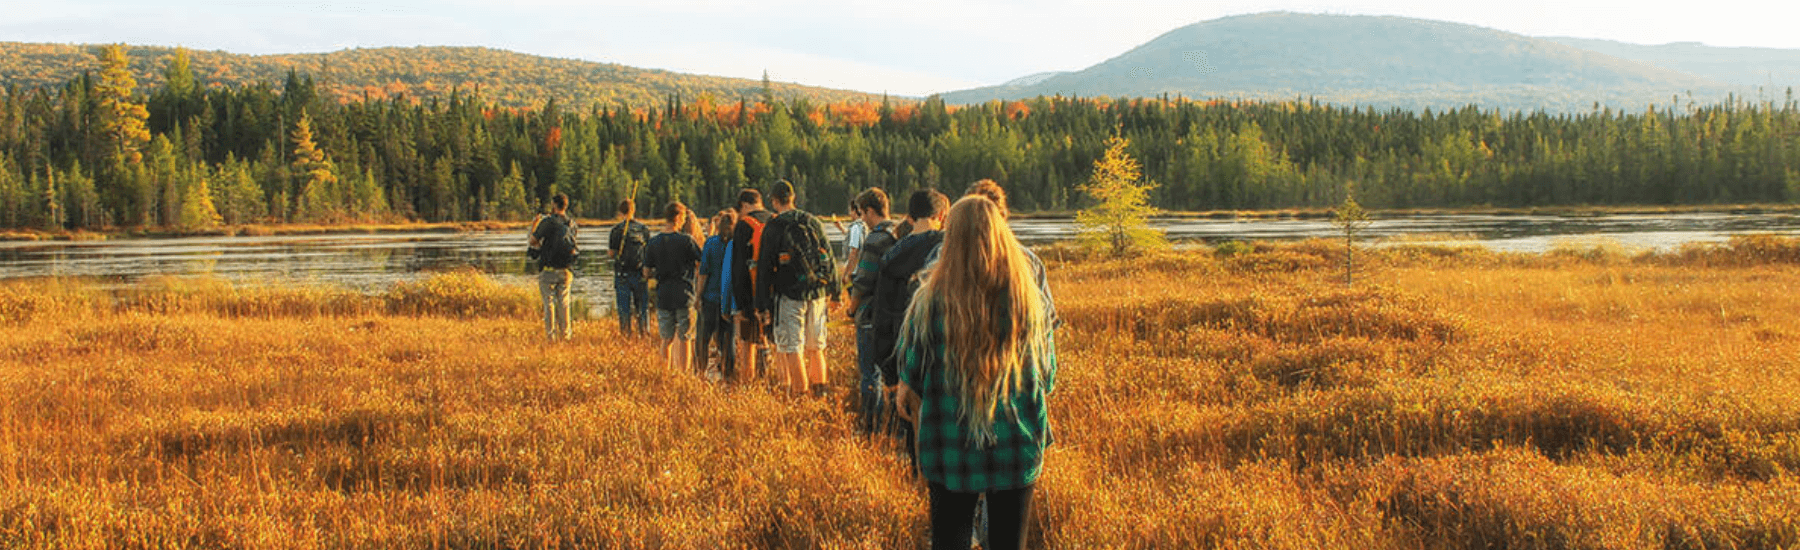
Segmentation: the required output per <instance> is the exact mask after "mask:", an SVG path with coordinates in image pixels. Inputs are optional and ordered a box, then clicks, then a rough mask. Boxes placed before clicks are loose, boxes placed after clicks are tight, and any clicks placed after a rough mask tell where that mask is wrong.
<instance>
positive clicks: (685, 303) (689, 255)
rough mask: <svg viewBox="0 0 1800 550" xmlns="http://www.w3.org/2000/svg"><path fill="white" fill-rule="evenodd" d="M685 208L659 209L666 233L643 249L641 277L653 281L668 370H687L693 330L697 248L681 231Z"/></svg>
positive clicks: (690, 237)
mask: <svg viewBox="0 0 1800 550" xmlns="http://www.w3.org/2000/svg"><path fill="white" fill-rule="evenodd" d="M690 215H691V214H690V213H689V212H688V209H687V206H686V205H683V204H681V203H679V202H671V203H669V205H668V206H667V207H665V208H663V219H664V221H666V222H667V223H668V226H667V231H665V232H663V233H662V234H659V235H657V236H656V237H654V238H652V239H650V242H649V244H646V245H645V246H644V278H646V279H648V278H655V279H656V324H657V328H658V329H659V331H658V334H659V335H661V336H662V347H660V348H658V351H660V352H662V353H661V356H662V358H663V360H664V361H665V362H666V363H667V364H668V366H669V368H670V370H678V369H682V368H690V365H689V357H688V351H689V350H690V349H691V347H690V346H691V345H690V344H689V343H688V331H689V329H691V328H692V327H693V317H694V310H693V309H692V308H693V304H694V279H695V277H696V276H697V273H698V272H699V271H700V245H699V244H697V243H695V242H694V238H693V236H692V235H690V234H688V233H686V232H684V226H685V224H686V223H687V219H686V218H687V217H688V216H690Z"/></svg>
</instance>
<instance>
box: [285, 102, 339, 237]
mask: <svg viewBox="0 0 1800 550" xmlns="http://www.w3.org/2000/svg"><path fill="white" fill-rule="evenodd" d="M293 140H294V161H293V165H292V166H291V167H290V169H291V171H292V173H293V175H294V194H293V195H292V196H293V197H294V198H293V201H294V205H293V214H292V215H291V217H292V218H293V219H314V220H316V219H320V218H323V217H325V216H327V215H329V214H331V213H332V210H333V209H334V207H335V206H336V204H335V203H336V202H337V201H336V200H335V199H336V198H337V197H335V196H334V195H335V193H334V191H335V190H336V189H335V188H336V187H337V184H338V176H337V171H336V169H335V167H334V166H332V164H331V160H330V159H327V158H325V151H323V150H320V149H319V147H318V144H316V143H314V142H313V133H312V117H309V116H306V115H305V114H304V113H302V114H301V116H300V120H299V121H297V122H295V123H294V133H293Z"/></svg>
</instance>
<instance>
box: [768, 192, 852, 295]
mask: <svg viewBox="0 0 1800 550" xmlns="http://www.w3.org/2000/svg"><path fill="white" fill-rule="evenodd" d="M779 217H781V218H785V220H784V221H785V223H784V225H782V228H781V229H782V234H781V246H782V248H781V255H780V256H778V257H777V258H776V261H777V262H779V264H778V265H776V266H775V270H776V271H777V272H779V273H782V274H784V275H783V276H784V277H791V280H792V283H790V286H788V288H787V289H785V290H787V291H788V292H790V293H799V294H805V293H809V292H812V291H815V290H818V289H821V288H825V287H826V286H827V285H830V284H831V283H832V281H834V280H835V277H837V273H836V271H837V270H836V269H834V267H835V266H833V265H832V264H833V262H832V260H831V249H830V248H829V247H830V242H829V241H827V240H826V238H825V234H824V232H822V231H820V230H819V228H817V227H814V224H815V223H816V222H815V221H814V218H813V216H812V214H808V213H806V212H803V211H800V210H789V211H787V212H786V213H783V214H782V215H781V216H779ZM776 280H777V281H780V279H776Z"/></svg>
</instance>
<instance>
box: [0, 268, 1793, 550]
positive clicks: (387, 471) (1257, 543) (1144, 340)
mask: <svg viewBox="0 0 1800 550" xmlns="http://www.w3.org/2000/svg"><path fill="white" fill-rule="evenodd" d="M1338 246H1339V245H1334V244H1332V243H1329V242H1324V241H1314V242H1307V243H1299V244H1291V245H1256V246H1254V247H1251V248H1252V249H1251V250H1248V251H1243V252H1241V253H1237V254H1234V255H1230V256H1225V255H1222V254H1214V253H1208V252H1207V251H1205V250H1194V251H1187V252H1182V253H1163V254H1158V255H1153V256H1150V257H1145V258H1139V259H1132V260H1089V259H1086V258H1083V257H1082V254H1080V253H1076V252H1072V251H1069V250H1048V251H1044V253H1043V255H1044V256H1045V258H1046V259H1047V260H1048V261H1049V262H1050V272H1051V280H1052V284H1053V286H1054V289H1055V292H1056V296H1057V300H1058V307H1059V310H1060V312H1061V314H1062V316H1063V318H1064V320H1065V323H1066V324H1065V325H1064V326H1063V327H1062V329H1061V330H1060V332H1059V334H1058V341H1059V342H1058V343H1059V347H1060V349H1061V353H1062V356H1061V365H1062V366H1061V371H1060V379H1059V382H1058V385H1057V390H1058V393H1057V394H1056V395H1055V396H1054V397H1053V401H1052V406H1053V411H1052V412H1053V417H1054V421H1055V424H1056V429H1057V434H1058V444H1057V446H1056V447H1054V448H1053V451H1052V452H1051V453H1050V455H1049V459H1048V463H1047V465H1046V469H1045V475H1044V478H1043V479H1042V480H1041V482H1040V485H1039V492H1038V500H1037V521H1038V525H1039V526H1040V527H1041V533H1040V534H1039V535H1038V536H1037V537H1036V538H1035V540H1034V541H1033V543H1034V545H1038V546H1042V547H1048V548H1213V547H1216V548H1292V549H1312V548H1346V549H1355V550H1375V549H1389V548H1392V549H1412V548H1425V549H1464V548H1466V549H1477V548H1546V549H1553V548H1595V549H1602V548H1604V549H1613V548H1617V549H1639V548H1642V549H1652V548H1696V549H1697V548H1721V549H1723V548H1746V549H1747V548H1765V549H1776V548H1800V477H1797V472H1800V293H1796V292H1795V289H1800V242H1797V241H1793V240H1782V239H1776V238H1766V237H1764V238H1742V239H1739V240H1737V241H1734V242H1733V243H1732V244H1731V245H1729V246H1719V247H1712V248H1704V249H1702V248H1695V249H1689V250H1686V251H1683V252H1681V253H1672V254H1665V255H1660V256H1635V255H1631V254H1627V253H1622V252H1619V251H1616V250H1608V249H1605V248H1595V249H1588V250H1564V251H1559V252H1555V253H1551V254H1547V255H1540V256H1523V255H1502V254H1494V253H1488V252H1483V251H1478V250H1464V249H1451V248H1441V247H1438V248H1432V247H1397V248H1384V249H1374V250H1369V251H1367V252H1361V253H1359V254H1358V258H1359V262H1362V263H1360V264H1359V265H1361V266H1362V267H1361V268H1360V272H1359V273H1358V282H1357V285H1356V286H1354V287H1350V288H1346V287H1345V286H1344V285H1343V284H1342V282H1341V271H1340V268H1339V265H1340V264H1339V262H1340V261H1341V259H1340V258H1341V249H1340V248H1338ZM541 326H542V325H541V322H540V321H539V320H538V319H537V318H536V295H535V290H534V289H526V288H514V287H505V286H499V285H496V284H494V283H492V282H491V281H489V280H487V279H485V278H482V277H480V276H478V275H471V274H450V275H443V276H439V277H437V278H434V279H430V280H427V281H425V282H422V283H417V284H409V285H403V286H401V287H397V288H395V289H394V290H393V291H391V292H389V293H387V294H385V295H376V296H368V295H362V294H357V293H354V292H350V291H344V290H333V289H293V288H287V289H274V288H248V287H235V286H231V285H227V284H225V283H220V282H209V281H193V280H181V279H166V280H158V281H148V282H144V283H141V284H137V285H133V286H129V287H115V286H106V285H98V284H92V283H84V282H79V281H27V282H7V283H0V548H540V547H541V548H582V547H601V548H815V547H817V548H920V547H923V546H924V544H925V538H924V534H925V531H926V529H927V523H928V522H927V520H926V503H925V500H924V497H923V490H922V487H921V486H920V484H919V483H918V482H917V481H915V480H913V479H912V478H910V477H909V476H908V474H907V472H906V470H905V466H904V463H903V461H902V460H900V459H898V458H897V457H896V456H895V455H894V453H893V451H892V449H891V447H890V446H888V445H884V444H881V443H879V442H873V443H872V442H870V441H868V440H867V439H865V438H864V437H862V436H859V435H857V434H856V433H855V432H854V430H853V429H852V426H853V424H854V422H853V420H852V418H851V417H850V415H849V413H848V412H847V411H849V410H850V409H851V408H852V403H850V402H849V400H851V399H853V398H852V397H850V396H851V394H852V392H851V391H850V383H851V377H852V374H851V371H852V367H851V366H850V365H851V364H852V363H851V361H850V352H849V351H848V350H849V349H850V345H849V344H850V342H851V340H850V338H849V333H848V330H847V327H844V326H837V327H834V332H833V334H832V338H833V342H834V343H833V349H832V351H831V355H830V357H831V360H832V362H833V369H834V370H835V372H836V373H837V374H836V376H837V380H836V388H837V391H836V394H835V396H834V397H832V398H830V399H823V400H820V399H796V398H789V397H785V396H782V395H778V394H777V393H775V392H772V391H770V389H769V388H768V387H767V386H765V385H760V384H752V385H749V386H744V387H719V386H715V385H711V384H708V383H706V382H703V381H701V380H700V379H699V378H698V377H696V376H693V375H691V374H688V373H675V372H667V371H665V370H664V369H663V368H662V367H659V366H657V364H656V363H657V361H656V357H655V352H654V350H653V348H652V346H651V345H650V344H648V343H645V342H637V341H625V340H622V339H620V338H619V337H618V336H617V334H616V330H615V328H614V322H613V321H611V320H610V319H604V320H589V321H583V322H580V323H579V324H578V325H577V336H576V339H575V341H574V342H571V343H568V344H566V345H557V346H550V347H546V346H545V345H544V344H542V343H541V330H542V329H541Z"/></svg>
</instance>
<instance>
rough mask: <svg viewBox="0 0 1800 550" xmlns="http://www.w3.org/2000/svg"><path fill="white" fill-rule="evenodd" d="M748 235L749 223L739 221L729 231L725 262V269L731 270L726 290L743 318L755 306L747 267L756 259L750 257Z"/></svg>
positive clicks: (749, 235)
mask: <svg viewBox="0 0 1800 550" xmlns="http://www.w3.org/2000/svg"><path fill="white" fill-rule="evenodd" d="M750 237H751V229H750V224H748V223H745V222H743V221H739V222H738V224H737V227H735V228H733V229H732V231H731V261H730V262H726V266H725V269H730V270H732V271H731V288H729V289H726V291H727V292H730V293H731V298H732V302H733V304H732V305H733V306H734V307H735V309H736V311H735V313H737V314H739V317H740V319H742V318H743V316H744V313H745V312H754V311H755V308H756V295H755V291H756V289H755V288H753V287H751V286H750V268H749V267H748V265H749V264H750V262H752V261H755V260H756V258H752V257H750V252H751V247H750Z"/></svg>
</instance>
